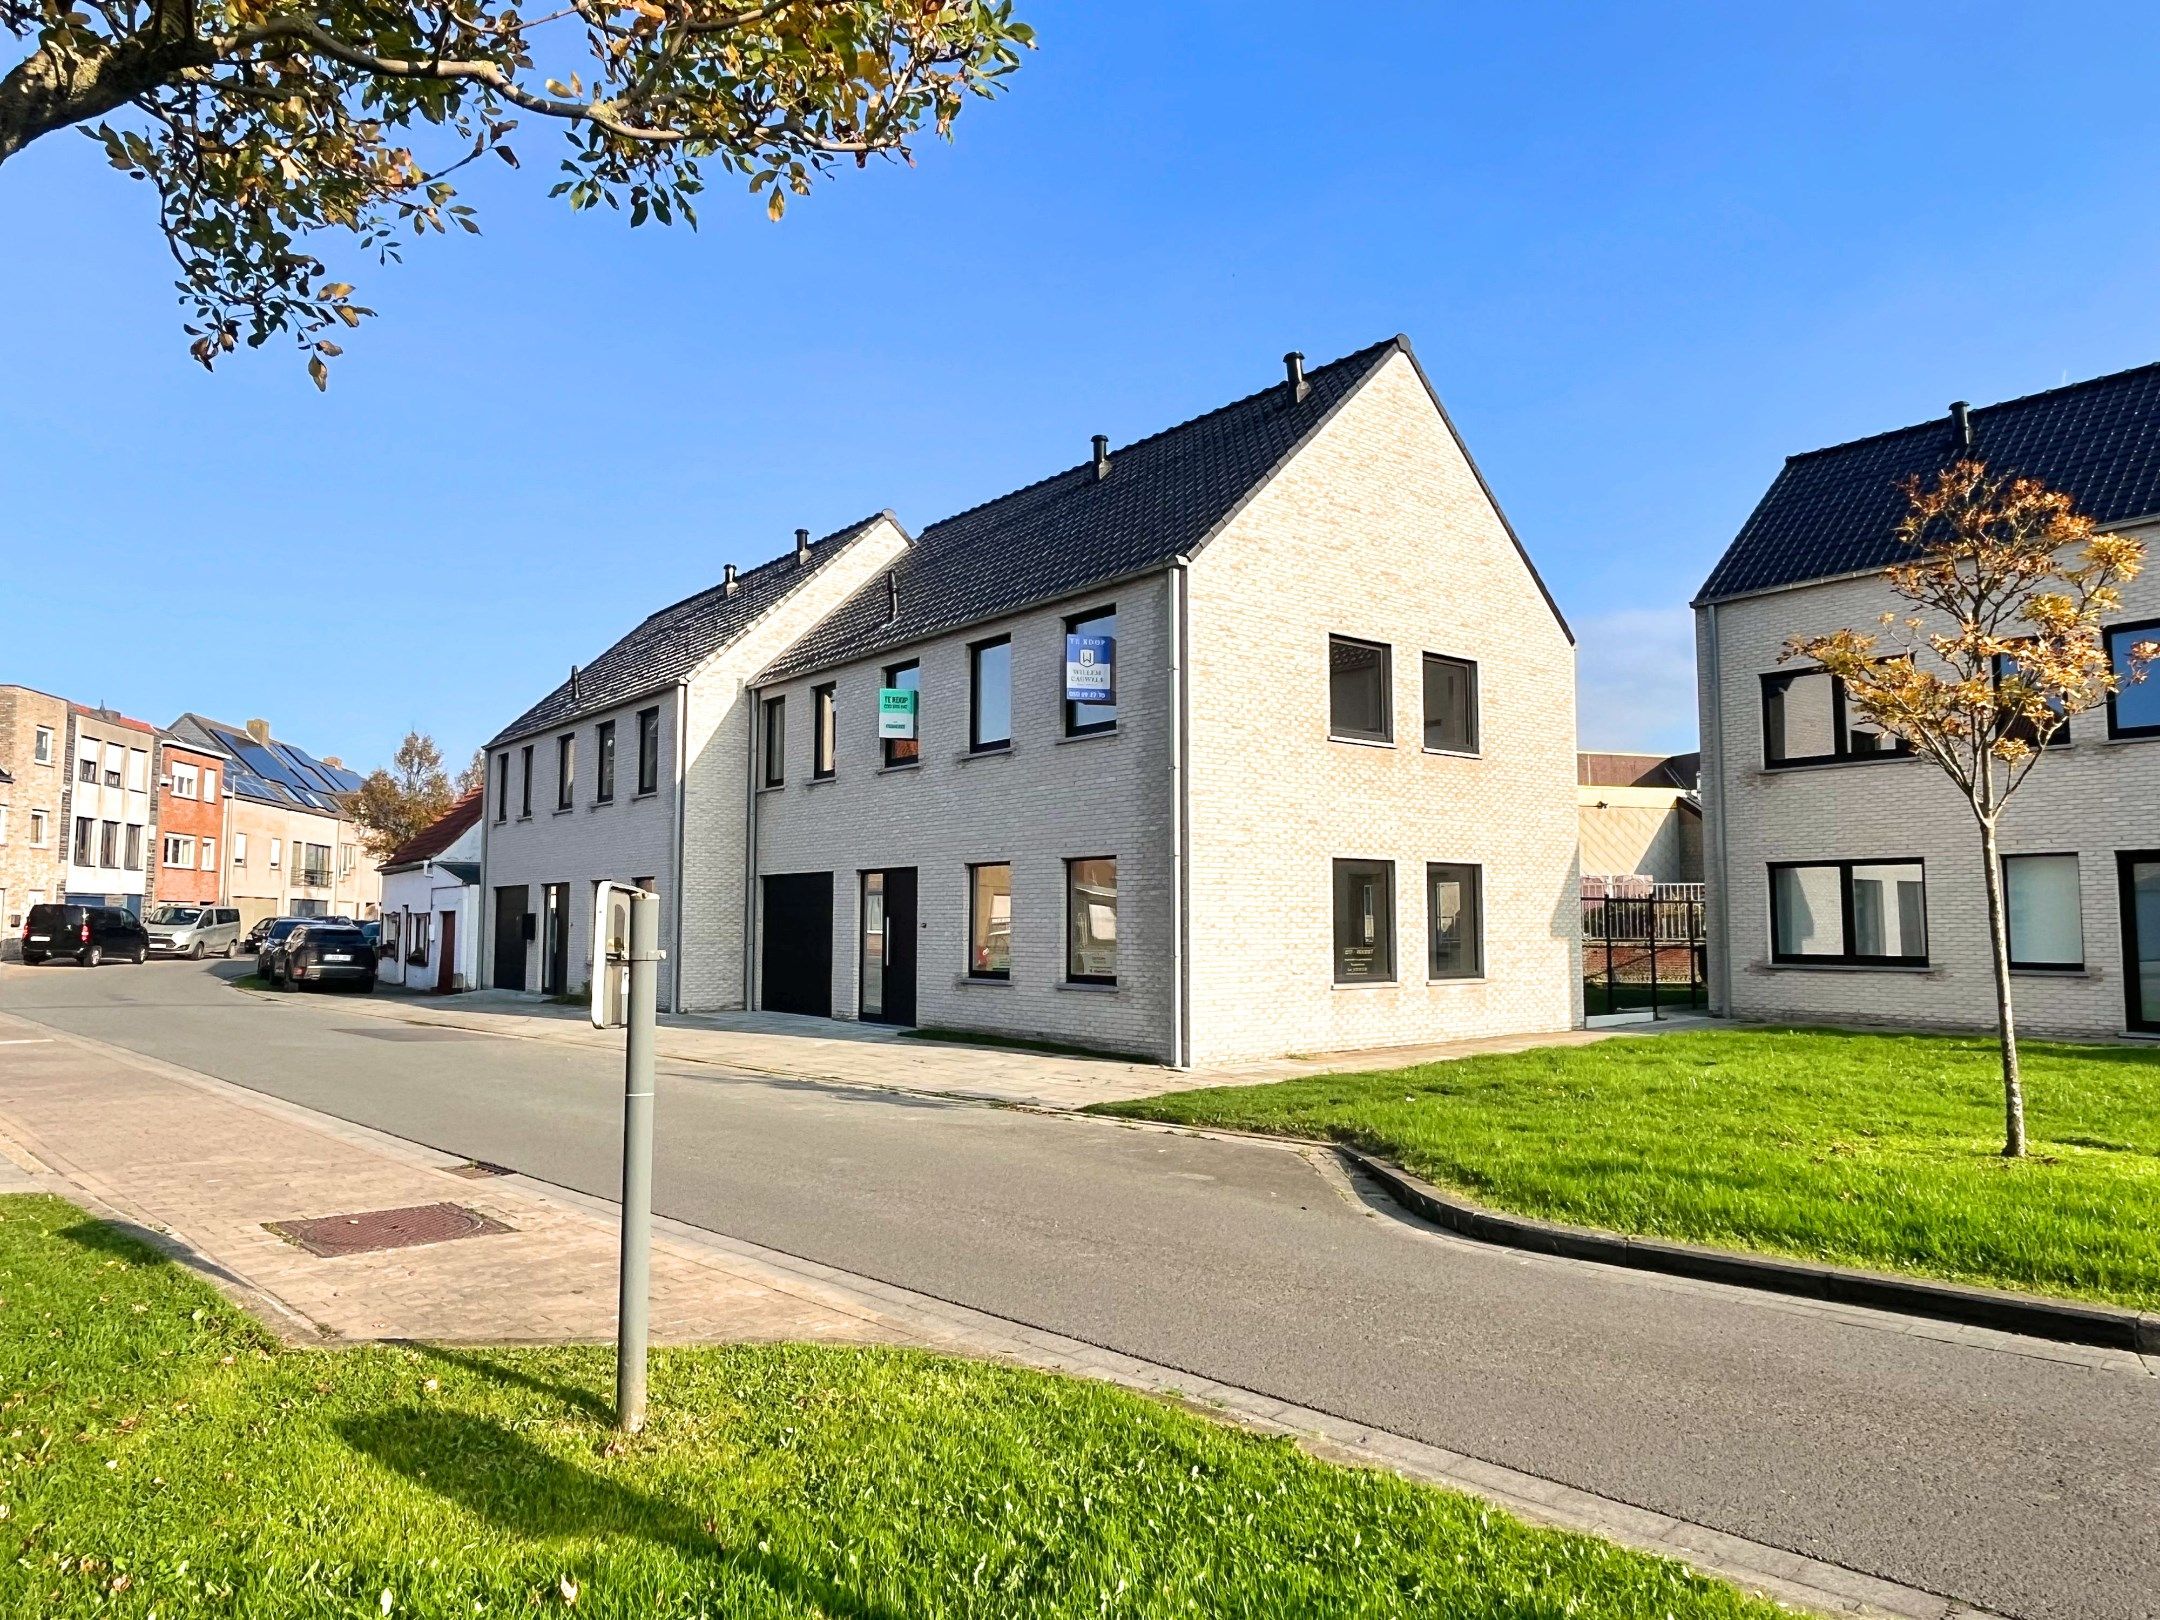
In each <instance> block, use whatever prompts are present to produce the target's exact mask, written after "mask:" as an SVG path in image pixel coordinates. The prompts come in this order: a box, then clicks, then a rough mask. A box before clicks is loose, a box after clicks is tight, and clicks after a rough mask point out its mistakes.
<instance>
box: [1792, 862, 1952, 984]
mask: <svg viewBox="0 0 2160 1620" xmlns="http://www.w3.org/2000/svg"><path fill="white" fill-rule="evenodd" d="M1770 957H1771V960H1772V961H1775V962H1788V963H1804V964H1816V965H1823V966H1836V965H1840V964H1843V965H1851V966H1864V967H1925V966H1926V965H1927V959H1928V949H1927V877H1926V869H1925V867H1924V866H1923V865H1922V863H1921V862H1919V861H1790V862H1780V863H1777V864H1774V865H1772V866H1771V868H1770Z"/></svg>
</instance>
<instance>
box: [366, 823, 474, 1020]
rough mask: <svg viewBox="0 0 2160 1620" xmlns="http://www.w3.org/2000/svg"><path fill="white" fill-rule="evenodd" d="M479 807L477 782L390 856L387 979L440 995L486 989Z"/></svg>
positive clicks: (386, 870) (383, 975) (385, 907)
mask: <svg viewBox="0 0 2160 1620" xmlns="http://www.w3.org/2000/svg"><path fill="white" fill-rule="evenodd" d="M480 810H481V795H480V791H479V789H477V788H476V789H474V790H473V791H472V792H470V793H467V794H465V795H464V796H463V797H462V798H460V799H459V800H458V801H457V803H455V804H453V805H452V806H451V807H450V808H449V809H448V810H446V811H444V812H443V813H442V815H441V816H439V817H437V818H436V820H435V821H434V822H432V823H431V824H429V825H428V826H426V827H424V828H422V829H421V830H420V831H419V832H418V833H416V834H414V835H413V836H412V837H411V838H409V839H407V840H406V841H405V842H404V843H403V844H401V845H400V846H399V847H398V848H396V849H395V850H392V851H391V852H390V855H389V857H388V858H387V859H385V860H384V861H383V863H382V866H381V867H380V871H381V873H382V960H381V962H380V963H379V964H378V966H377V968H376V976H377V978H379V979H380V980H381V981H382V982H383V983H384V984H402V985H405V986H406V987H408V988H409V989H414V990H426V991H429V992H432V993H435V994H439V995H448V994H449V993H450V992H452V991H454V990H472V989H477V988H478V987H479V985H480V975H479V961H480V895H481V888H480V843H481V840H480Z"/></svg>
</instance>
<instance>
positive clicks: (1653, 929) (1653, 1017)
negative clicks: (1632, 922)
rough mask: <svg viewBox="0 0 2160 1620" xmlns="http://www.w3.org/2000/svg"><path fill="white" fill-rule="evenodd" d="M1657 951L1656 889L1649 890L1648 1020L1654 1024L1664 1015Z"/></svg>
mask: <svg viewBox="0 0 2160 1620" xmlns="http://www.w3.org/2000/svg"><path fill="white" fill-rule="evenodd" d="M1657 953H1658V900H1657V891H1656V890H1655V889H1653V890H1651V891H1650V1021H1651V1022H1652V1023H1653V1024H1654V1023H1656V1022H1657V1021H1658V1020H1659V1019H1660V1018H1662V1017H1664V1016H1665V1015H1664V1014H1663V1013H1661V1012H1659V1011H1658V999H1657V991H1658V983H1657Z"/></svg>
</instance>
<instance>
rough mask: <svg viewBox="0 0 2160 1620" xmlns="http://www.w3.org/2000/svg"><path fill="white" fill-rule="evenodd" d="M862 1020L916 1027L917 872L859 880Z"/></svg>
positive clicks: (875, 874)
mask: <svg viewBox="0 0 2160 1620" xmlns="http://www.w3.org/2000/svg"><path fill="white" fill-rule="evenodd" d="M858 1010H859V1012H860V1013H861V1015H862V1017H863V1018H864V1019H865V1020H867V1021H868V1022H870V1023H873V1024H912V1023H914V1022H915V868H914V867H912V866H900V867H894V868H893V869H891V870H890V871H885V872H865V873H864V874H863V875H862V1004H861V1006H860V1008H859V1009H858Z"/></svg>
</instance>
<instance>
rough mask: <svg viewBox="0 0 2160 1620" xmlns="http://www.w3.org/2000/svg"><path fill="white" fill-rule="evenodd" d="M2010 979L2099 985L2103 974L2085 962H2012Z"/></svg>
mask: <svg viewBox="0 0 2160 1620" xmlns="http://www.w3.org/2000/svg"><path fill="white" fill-rule="evenodd" d="M2010 977H2011V978H2013V979H2091V980H2093V981H2095V982H2096V983H2097V982H2098V981H2099V979H2100V978H2101V973H2100V970H2099V969H2098V968H2095V967H2088V966H2087V965H2086V964H2085V963H2083V962H2033V963H2029V964H2028V963H2020V962H2012V963H2011V964H2010Z"/></svg>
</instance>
